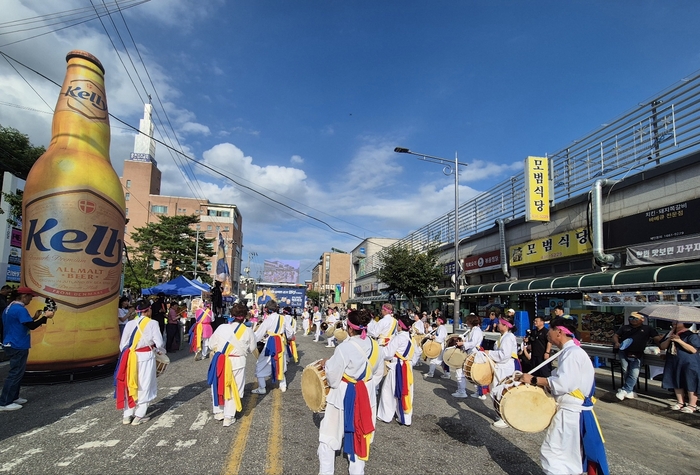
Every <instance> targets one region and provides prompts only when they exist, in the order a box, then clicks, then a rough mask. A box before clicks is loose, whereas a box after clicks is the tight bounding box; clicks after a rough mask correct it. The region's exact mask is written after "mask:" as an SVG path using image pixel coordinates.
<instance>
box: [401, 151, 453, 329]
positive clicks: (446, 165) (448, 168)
mask: <svg viewBox="0 0 700 475" xmlns="http://www.w3.org/2000/svg"><path fill="white" fill-rule="evenodd" d="M394 152H396V153H408V154H409V155H415V156H417V157H419V158H420V160H423V161H426V162H431V163H437V164H439V165H442V166H443V169H442V173H444V174H445V175H447V176H449V175H452V174H454V176H455V273H454V279H455V281H454V285H455V295H454V327H453V329H452V330H453V331H457V330H458V329H459V327H460V325H461V323H462V321H461V320H462V319H461V317H460V315H459V299H460V288H459V271H458V266H459V166H460V165H462V166H463V167H466V166H467V164H466V163H460V162H459V161H458V160H457V152H455V159H454V162H453V161H452V160H447V159H446V158H441V157H434V156H432V155H426V154H424V153H417V152H412V151H410V150H409V149H407V148H403V147H396V148H395V149H394Z"/></svg>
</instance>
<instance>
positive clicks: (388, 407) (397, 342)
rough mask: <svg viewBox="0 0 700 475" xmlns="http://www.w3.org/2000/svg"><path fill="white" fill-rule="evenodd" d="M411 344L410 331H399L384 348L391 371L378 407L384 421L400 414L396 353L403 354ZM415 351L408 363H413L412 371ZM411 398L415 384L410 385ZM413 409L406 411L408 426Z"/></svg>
mask: <svg viewBox="0 0 700 475" xmlns="http://www.w3.org/2000/svg"><path fill="white" fill-rule="evenodd" d="M409 344H411V336H410V334H409V333H408V332H405V331H401V332H399V333H397V334H396V335H395V336H394V338H392V339H391V341H390V342H389V344H388V345H386V346H385V347H383V348H382V359H383V360H386V361H389V365H388V366H389V373H387V375H386V379H385V380H384V385H383V386H382V389H381V393H380V396H379V407H378V408H377V417H378V418H379V419H381V420H382V421H384V422H391V420H392V419H393V418H394V415H396V416H398V415H399V409H398V404H399V401H398V399H396V397H394V387H395V386H396V365H397V364H398V357H397V356H396V354H397V353H398V354H401V355H403V354H404V353H405V352H406V348H407V347H408V345H409ZM415 358H416V356H415V353H414V355H413V357H412V359H411V360H408V361H407V363H408V364H410V365H411V367H410V369H409V370H410V371H413V365H414V364H415V361H414V360H415ZM409 394H410V396H409V397H410V399H411V401H413V384H411V385H410V386H409ZM411 406H413V404H411ZM412 414H413V410H411V411H409V412H406V411H404V421H405V423H406V425H407V426H410V425H411V416H412Z"/></svg>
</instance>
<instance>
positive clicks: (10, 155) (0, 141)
mask: <svg viewBox="0 0 700 475" xmlns="http://www.w3.org/2000/svg"><path fill="white" fill-rule="evenodd" d="M45 151H46V149H45V148H44V147H35V146H33V145H32V144H31V142H30V141H29V137H28V136H27V135H25V134H23V133H21V132H20V131H19V130H17V129H13V128H12V127H3V126H2V125H0V177H1V176H2V174H3V173H4V172H6V171H8V172H10V173H12V174H13V175H15V176H16V177H19V178H21V179H22V180H26V179H27V175H28V174H29V170H31V168H32V165H34V162H36V161H37V159H38V158H39V157H40V156H41V154H43V153H44V152H45Z"/></svg>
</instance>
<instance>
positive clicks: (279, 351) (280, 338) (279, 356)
mask: <svg viewBox="0 0 700 475" xmlns="http://www.w3.org/2000/svg"><path fill="white" fill-rule="evenodd" d="M282 322H283V320H282V316H281V315H277V326H276V327H275V330H274V331H273V332H267V334H268V335H269V337H268V338H267V342H266V343H265V350H264V352H263V354H264V355H265V356H269V357H270V362H271V363H272V382H273V383H276V382H278V381H282V380H283V379H284V346H285V345H284V334H283V333H282V332H283V331H284V325H283V324H282Z"/></svg>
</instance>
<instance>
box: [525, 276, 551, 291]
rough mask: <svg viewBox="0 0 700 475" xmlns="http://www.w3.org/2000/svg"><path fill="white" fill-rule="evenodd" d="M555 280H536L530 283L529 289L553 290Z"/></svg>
mask: <svg viewBox="0 0 700 475" xmlns="http://www.w3.org/2000/svg"><path fill="white" fill-rule="evenodd" d="M553 280H554V279H553V278H551V277H549V278H546V279H535V280H533V281H532V282H530V286H529V287H528V288H529V289H530V290H540V289H551V288H552V281H553Z"/></svg>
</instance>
